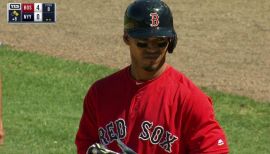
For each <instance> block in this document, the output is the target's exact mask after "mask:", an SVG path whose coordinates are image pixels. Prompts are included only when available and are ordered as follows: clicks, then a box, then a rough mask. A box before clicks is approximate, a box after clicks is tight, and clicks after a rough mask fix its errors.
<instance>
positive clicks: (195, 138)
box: [75, 65, 228, 154]
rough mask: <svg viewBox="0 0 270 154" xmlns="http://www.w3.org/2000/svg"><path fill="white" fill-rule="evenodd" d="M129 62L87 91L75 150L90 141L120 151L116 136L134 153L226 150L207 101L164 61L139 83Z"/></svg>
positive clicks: (214, 152) (211, 153) (83, 149)
mask: <svg viewBox="0 0 270 154" xmlns="http://www.w3.org/2000/svg"><path fill="white" fill-rule="evenodd" d="M129 70H130V67H127V68H125V69H123V70H120V71H119V72H116V73H114V74H112V75H110V76H108V77H106V78H103V79H101V80H99V81H97V82H95V83H94V84H93V85H92V87H91V88H90V90H89V91H88V93H87V95H86V97H85V100H84V106H83V115H82V118H81V121H80V126H79V130H78V132H77V136H76V141H75V143H76V145H77V150H78V153H79V154H85V152H86V150H87V148H88V147H89V146H90V145H92V144H94V143H101V144H104V145H106V146H107V147H108V149H111V150H114V151H120V149H119V147H118V146H117V142H116V140H117V138H119V139H121V140H122V141H123V142H124V143H125V144H126V145H127V146H128V147H129V148H131V149H133V150H134V151H135V152H137V153H138V154H163V153H164V154H166V153H172V154H199V153H207V154H217V153H228V145H227V142H226V138H225V134H224V132H223V130H222V129H221V127H220V125H219V124H218V122H217V121H216V120H215V117H214V111H213V107H212V101H211V99H210V98H209V97H207V96H206V95H205V94H204V93H203V92H202V91H201V90H200V89H199V88H197V87H196V86H195V85H194V84H193V83H192V82H191V81H190V80H189V79H188V78H186V77H185V76H184V75H183V74H181V73H180V72H178V71H177V70H175V69H174V68H173V67H171V66H169V65H168V67H167V69H166V70H165V71H164V72H163V73H162V74H161V75H160V76H158V77H156V78H154V79H152V80H149V81H146V82H144V83H139V82H137V81H135V80H134V79H132V77H131V75H130V71H129Z"/></svg>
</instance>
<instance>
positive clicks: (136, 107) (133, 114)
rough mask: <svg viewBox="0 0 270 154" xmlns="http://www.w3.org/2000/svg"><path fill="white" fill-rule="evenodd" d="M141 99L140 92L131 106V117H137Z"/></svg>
mask: <svg viewBox="0 0 270 154" xmlns="http://www.w3.org/2000/svg"><path fill="white" fill-rule="evenodd" d="M140 100H141V93H140V92H138V93H137V94H136V95H135V96H134V97H133V100H132V103H131V108H130V116H131V118H136V116H137V115H138V113H139V110H140Z"/></svg>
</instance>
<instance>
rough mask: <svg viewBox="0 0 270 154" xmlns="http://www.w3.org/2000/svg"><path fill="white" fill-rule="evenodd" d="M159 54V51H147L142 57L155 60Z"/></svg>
mask: <svg viewBox="0 0 270 154" xmlns="http://www.w3.org/2000/svg"><path fill="white" fill-rule="evenodd" d="M159 56H160V53H147V54H144V55H143V58H144V59H149V60H156V59H158V58H159Z"/></svg>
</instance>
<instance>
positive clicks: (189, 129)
mask: <svg viewBox="0 0 270 154" xmlns="http://www.w3.org/2000/svg"><path fill="white" fill-rule="evenodd" d="M186 111H187V112H186V113H187V114H186V115H185V116H186V117H185V118H186V122H185V125H186V126H185V129H184V133H183V134H184V135H185V137H184V140H185V142H186V145H187V146H188V151H189V153H190V154H199V153H205V154H226V153H228V152H229V148H228V145H227V141H226V137H225V133H224V131H223V130H222V128H221V127H220V125H219V123H218V122H217V121H216V119H215V115H214V110H213V106H212V101H211V99H210V98H209V97H207V96H206V95H204V94H203V93H202V92H200V91H197V92H195V93H192V94H191V95H190V98H189V102H186Z"/></svg>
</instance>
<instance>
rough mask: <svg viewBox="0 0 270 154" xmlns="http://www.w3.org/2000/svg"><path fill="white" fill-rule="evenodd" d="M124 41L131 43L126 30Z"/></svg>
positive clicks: (127, 43)
mask: <svg viewBox="0 0 270 154" xmlns="http://www.w3.org/2000/svg"><path fill="white" fill-rule="evenodd" d="M123 41H124V42H125V43H126V45H129V38H128V34H127V32H124V35H123Z"/></svg>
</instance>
